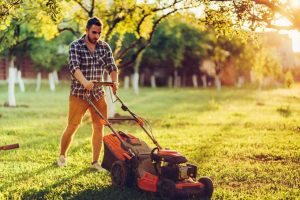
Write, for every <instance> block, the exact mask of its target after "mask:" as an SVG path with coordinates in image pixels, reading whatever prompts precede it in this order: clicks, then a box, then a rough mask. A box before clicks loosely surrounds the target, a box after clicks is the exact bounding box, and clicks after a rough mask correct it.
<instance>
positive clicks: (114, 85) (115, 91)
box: [112, 81, 119, 95]
mask: <svg viewBox="0 0 300 200" xmlns="http://www.w3.org/2000/svg"><path fill="white" fill-rule="evenodd" d="M113 83H114V84H113V86H112V91H113V93H114V95H116V94H117V90H118V89H119V83H118V82H117V81H113Z"/></svg>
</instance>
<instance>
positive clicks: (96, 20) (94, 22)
mask: <svg viewBox="0 0 300 200" xmlns="http://www.w3.org/2000/svg"><path fill="white" fill-rule="evenodd" d="M93 25H96V26H100V27H102V26H103V24H102V22H101V20H100V19H99V18H98V17H92V18H90V19H89V20H88V21H87V23H86V28H87V29H90V28H91V27H92V26H93Z"/></svg>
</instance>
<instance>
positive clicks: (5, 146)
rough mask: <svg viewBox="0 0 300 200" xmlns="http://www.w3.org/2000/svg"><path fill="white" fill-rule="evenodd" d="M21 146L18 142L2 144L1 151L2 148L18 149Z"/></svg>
mask: <svg viewBox="0 0 300 200" xmlns="http://www.w3.org/2000/svg"><path fill="white" fill-rule="evenodd" d="M19 147H20V145H19V144H18V143H17V144H9V145H4V146H0V151H1V150H10V149H17V148H19Z"/></svg>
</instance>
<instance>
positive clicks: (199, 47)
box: [141, 14, 208, 73]
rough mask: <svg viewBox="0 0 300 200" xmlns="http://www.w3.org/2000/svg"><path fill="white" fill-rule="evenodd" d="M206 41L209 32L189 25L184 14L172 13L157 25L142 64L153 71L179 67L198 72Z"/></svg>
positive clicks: (205, 49) (204, 52)
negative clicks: (173, 14) (172, 14)
mask: <svg viewBox="0 0 300 200" xmlns="http://www.w3.org/2000/svg"><path fill="white" fill-rule="evenodd" d="M207 42H208V35H207V34H206V33H205V32H203V31H202V32H201V31H200V30H199V29H198V28H197V27H195V26H194V25H193V24H192V25H191V24H188V23H187V22H186V21H185V19H184V15H179V14H178V15H175V16H172V17H170V18H169V19H167V20H165V21H164V22H162V23H161V24H160V25H159V26H158V28H157V31H156V32H155V34H154V36H153V41H152V44H151V46H150V47H149V48H148V49H147V50H146V51H145V54H144V57H143V61H142V65H141V66H142V67H144V68H151V71H155V69H165V70H167V71H169V73H170V72H172V71H173V70H175V69H179V68H183V70H185V71H189V72H197V71H198V68H199V63H200V59H201V57H203V56H204V55H205V54H206V51H207V44H206V43H207Z"/></svg>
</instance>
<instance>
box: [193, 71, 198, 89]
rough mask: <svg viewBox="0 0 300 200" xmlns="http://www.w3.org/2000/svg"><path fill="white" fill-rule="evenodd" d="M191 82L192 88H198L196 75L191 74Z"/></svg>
mask: <svg viewBox="0 0 300 200" xmlns="http://www.w3.org/2000/svg"><path fill="white" fill-rule="evenodd" d="M192 81H193V86H194V88H197V87H198V80H197V75H196V74H193V76H192Z"/></svg>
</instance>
